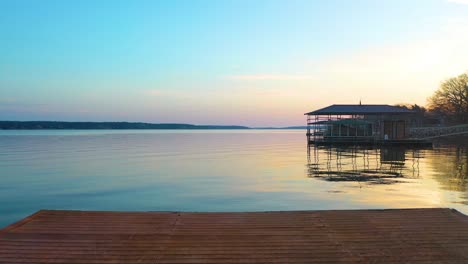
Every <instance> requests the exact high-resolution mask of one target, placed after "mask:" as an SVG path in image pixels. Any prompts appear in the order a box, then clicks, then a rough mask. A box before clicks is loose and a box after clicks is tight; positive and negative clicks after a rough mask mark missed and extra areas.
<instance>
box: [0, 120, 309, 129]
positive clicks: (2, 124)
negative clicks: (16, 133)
mask: <svg viewBox="0 0 468 264" xmlns="http://www.w3.org/2000/svg"><path fill="white" fill-rule="evenodd" d="M305 128H306V127H301V126H291V127H247V126H237V125H193V124H177V123H159V124H155V123H143V122H66V121H0V130H60V129H73V130H90V129H103V130H104V129H115V130H123V129H193V130H197V129H305Z"/></svg>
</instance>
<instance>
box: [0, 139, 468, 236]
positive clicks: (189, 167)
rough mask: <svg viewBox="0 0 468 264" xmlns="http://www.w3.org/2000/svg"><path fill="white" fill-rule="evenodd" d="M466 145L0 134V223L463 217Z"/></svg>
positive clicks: (467, 205) (467, 197)
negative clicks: (235, 215) (80, 214)
mask: <svg viewBox="0 0 468 264" xmlns="http://www.w3.org/2000/svg"><path fill="white" fill-rule="evenodd" d="M466 146H467V145H465V146H464V147H457V146H453V145H449V144H444V143H438V144H437V145H436V146H435V147H434V148H433V149H419V150H417V149H401V148H397V149H388V148H387V149H363V148H359V149H356V148H340V149H337V148H314V147H311V148H308V147H307V144H306V137H305V131H303V130H287V131H284V130H282V131H279V130H276V131H275V130H222V131H220V130H209V131H182V130H177V131H168V130H164V131H156V130H144V131H141V130H137V131H132V130H125V131H102V130H100V131H63V130H59V131H0V227H2V226H5V225H7V224H10V223H12V222H14V221H17V220H19V219H21V218H23V217H25V216H27V215H29V214H31V213H33V212H35V211H37V210H39V209H74V210H125V211H127V210H129V211H155V210H157V211H159V210H162V211H269V210H323V209H359V208H408V207H452V208H456V209H458V210H459V211H461V212H463V213H465V214H468V189H467V187H468V154H467V152H468V151H467V147H466Z"/></svg>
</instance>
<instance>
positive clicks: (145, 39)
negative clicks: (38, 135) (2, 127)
mask: <svg viewBox="0 0 468 264" xmlns="http://www.w3.org/2000/svg"><path fill="white" fill-rule="evenodd" d="M466 32H468V0H420V1H418V0H388V1H385V0H379V1H375V0H368V1H365V0H327V1H325V0H323V1H312V0H305V1H300V0H291V1H285V0H283V1H275V0H270V1H262V0H254V1H252V0H248V1H247V0H231V1H227V0H226V1H222V0H206V1H202V0H183V1H177V0H170V1H156V0H149V1H139V0H135V1H130V0H128V1H118V0H112V1H111V0H109V1H106V0H100V1H87V0H80V1H61V0H56V1H49V0H41V1H36V0H31V1H25V0H11V1H10V0H0V120H22V121H26V120H55V121H139V122H152V123H192V124H218V125H221V124H225V125H228V124H236V125H247V126H289V125H303V124H305V117H304V115H303V114H304V113H305V112H309V111H312V110H314V109H317V108H321V107H325V106H328V105H330V104H334V103H336V104H340V103H342V104H355V103H359V101H360V100H362V103H364V104H366V103H367V104H397V103H411V104H415V103H416V104H419V105H425V104H426V103H427V98H428V97H430V96H431V95H432V93H433V92H434V91H435V90H436V89H437V88H438V87H439V85H440V83H441V82H442V81H443V80H445V79H447V78H450V77H453V76H457V75H459V74H462V73H464V72H466V71H467V70H468V48H467V47H468V34H466Z"/></svg>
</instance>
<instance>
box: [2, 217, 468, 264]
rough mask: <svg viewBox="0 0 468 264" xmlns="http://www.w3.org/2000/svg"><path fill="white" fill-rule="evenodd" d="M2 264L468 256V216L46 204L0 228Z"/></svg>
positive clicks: (450, 259) (452, 259) (464, 259)
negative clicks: (92, 208) (60, 207)
mask: <svg viewBox="0 0 468 264" xmlns="http://www.w3.org/2000/svg"><path fill="white" fill-rule="evenodd" d="M0 263H83V264H85V263H86V264H87V263H468V217H467V216H465V215H463V214H461V213H459V212H458V211H456V210H452V209H397V210H349V211H291V212H255V213H174V212H85V211H49V210H45V211H39V212H37V213H35V214H33V215H31V216H29V217H27V218H25V219H23V220H21V221H20V222H18V223H16V224H13V225H11V226H8V227H6V228H4V229H2V230H0Z"/></svg>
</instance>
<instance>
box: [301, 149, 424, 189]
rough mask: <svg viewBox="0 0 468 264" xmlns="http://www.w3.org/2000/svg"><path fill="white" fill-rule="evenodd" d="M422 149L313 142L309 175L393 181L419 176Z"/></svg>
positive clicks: (361, 180) (348, 179) (342, 179)
mask: <svg viewBox="0 0 468 264" xmlns="http://www.w3.org/2000/svg"><path fill="white" fill-rule="evenodd" d="M421 151H422V150H421V149H405V148H363V147H357V146H348V147H327V146H320V147H317V146H313V145H312V146H310V147H309V148H308V151H307V159H308V164H307V172H308V177H311V178H317V179H322V180H326V181H330V182H359V183H368V184H394V183H399V182H401V180H400V179H402V178H418V177H419V171H420V169H419V160H420V158H421V157H422V153H421Z"/></svg>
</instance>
